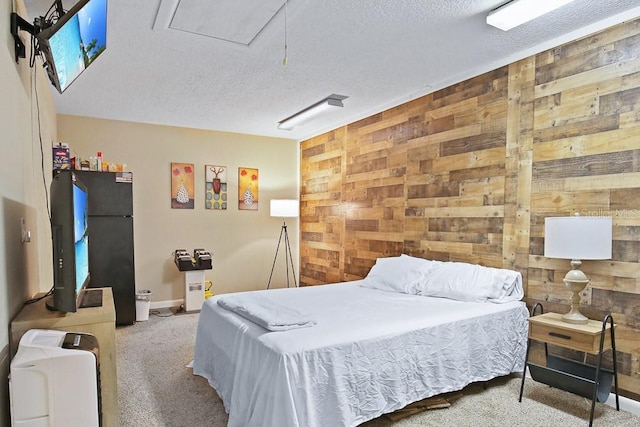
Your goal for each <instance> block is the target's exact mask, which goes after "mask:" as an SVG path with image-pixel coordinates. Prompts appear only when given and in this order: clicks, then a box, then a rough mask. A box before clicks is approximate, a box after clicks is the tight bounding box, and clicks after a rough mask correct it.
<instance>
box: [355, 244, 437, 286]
mask: <svg viewBox="0 0 640 427" xmlns="http://www.w3.org/2000/svg"><path fill="white" fill-rule="evenodd" d="M436 264H440V261H430V260H426V259H423V258H416V257H412V256H409V255H405V254H402V255H400V256H399V257H388V258H378V259H377V260H376V263H375V264H374V265H373V267H371V270H370V271H369V274H367V277H365V278H364V280H363V282H362V283H361V286H362V287H365V288H373V289H379V290H383V291H389V292H401V293H405V294H412V295H417V294H418V292H419V290H420V289H421V287H422V284H423V282H424V280H425V277H426V276H427V274H429V272H430V271H431V270H432V269H433V268H434V267H435V265H436Z"/></svg>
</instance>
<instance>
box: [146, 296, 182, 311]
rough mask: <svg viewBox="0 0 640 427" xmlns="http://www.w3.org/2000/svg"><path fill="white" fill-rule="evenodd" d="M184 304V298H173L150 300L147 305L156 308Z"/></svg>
mask: <svg viewBox="0 0 640 427" xmlns="http://www.w3.org/2000/svg"><path fill="white" fill-rule="evenodd" d="M183 304H184V299H174V300H166V301H155V302H154V301H151V304H150V305H149V308H150V309H152V310H153V309H158V308H172V307H181V306H182V305H183Z"/></svg>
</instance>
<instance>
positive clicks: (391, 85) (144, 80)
mask: <svg viewBox="0 0 640 427" xmlns="http://www.w3.org/2000/svg"><path fill="white" fill-rule="evenodd" d="M505 2H506V0H394V1H389V0H290V1H289V2H288V5H287V7H286V10H287V13H286V15H287V19H286V28H287V32H286V34H287V47H288V49H287V58H288V63H287V65H283V58H284V45H285V7H283V6H281V7H280V9H279V10H274V11H273V12H271V13H272V14H275V15H273V16H272V17H271V18H269V17H268V14H269V13H268V12H269V7H271V8H277V7H278V3H279V4H280V5H282V3H283V1H282V0H280V1H275V0H268V1H267V0H265V1H260V0H254V2H253V3H254V4H257V5H260V7H261V8H262V10H261V11H260V12H256V10H255V9H256V7H251V1H249V0H242V1H238V9H234V8H233V5H234V2H233V1H229V0H136V1H132V0H109V3H108V8H109V17H108V38H107V50H106V51H105V52H104V53H103V54H102V55H101V56H100V57H99V58H98V59H97V60H96V62H95V63H93V64H92V65H91V67H90V68H89V69H87V71H86V72H85V73H84V74H82V75H81V76H80V77H79V78H78V79H77V80H76V81H75V82H74V83H73V84H72V85H71V86H70V87H69V88H68V89H67V90H66V91H65V92H64V93H63V94H58V93H57V92H55V89H53V87H52V88H51V89H52V92H53V93H54V101H55V104H56V108H57V110H58V112H59V113H62V114H72V115H81V116H89V117H99V118H107V119H116V120H126V121H134V122H143V123H155V124H165V125H173V126H184V127H191V128H201V129H213V130H220V131H228V132H240V133H247V134H255V135H265V136H275V137H282V138H294V139H304V138H308V137H310V136H314V135H317V134H319V133H322V132H325V131H328V130H331V129H334V128H336V127H338V126H341V125H344V124H346V123H350V122H353V121H355V120H358V119H361V118H364V117H367V116H369V115H371V114H374V113H377V112H380V111H382V110H384V109H387V108H389V107H392V106H395V105H398V104H401V103H403V102H406V101H408V100H410V99H413V98H416V97H418V96H421V95H424V94H426V93H429V92H432V91H434V90H437V89H440V88H442V87H446V86H448V85H450V84H452V83H455V82H458V81H461V80H464V79H466V78H469V77H471V76H475V75H478V74H480V73H482V72H485V71H489V70H492V69H495V68H497V67H499V66H502V65H505V64H508V63H510V62H513V61H514V60H517V59H521V58H523V57H526V56H528V55H531V54H533V53H537V52H539V51H541V50H543V49H545V48H549V47H553V46H556V45H558V44H561V43H564V42H566V41H569V40H572V39H575V38H578V37H582V36H584V35H587V34H590V33H593V32H595V31H598V30H600V29H602V28H605V27H608V26H610V25H613V24H617V23H619V22H622V21H624V20H628V19H633V18H636V17H638V16H640V0H575V1H574V2H573V3H570V4H568V5H566V6H564V7H562V8H561V9H558V10H557V11H554V12H551V13H549V14H547V15H544V16H542V17H540V18H538V19H536V20H535V21H532V22H529V23H527V24H524V25H522V26H520V27H517V28H514V29H513V30H511V31H509V32H503V31H501V30H498V29H496V28H493V27H490V26H488V25H487V24H486V23H485V18H486V14H487V12H489V11H490V10H492V9H494V8H496V7H498V6H500V5H501V4H503V3H505ZM51 3H53V0H25V4H26V6H27V10H28V12H29V16H30V18H29V19H33V17H35V16H39V15H42V14H44V13H45V12H46V10H47V9H48V8H49V6H50V4H51ZM73 3H74V1H63V4H64V5H65V8H69V7H70V6H71V5H73ZM181 3H184V4H182V5H181ZM178 6H180V7H178ZM216 7H219V9H216ZM180 9H182V10H180ZM198 11H200V12H198ZM241 11H244V14H241V13H240V12H241ZM265 11H266V12H267V16H266V17H265V15H264V13H263V12H265ZM183 12H188V13H184V14H183ZM189 14H190V16H199V19H197V20H194V21H193V22H190V21H191V20H190V19H189V18H188V17H189ZM183 15H184V16H183ZM241 15H243V17H241ZM247 15H255V16H253V18H254V19H253V21H254V22H255V21H262V22H263V25H264V27H263V28H262V27H260V25H258V28H257V29H252V30H251V31H249V32H248V33H247V32H246V31H245V30H246V28H245V27H246V25H245V23H244V18H245V17H247ZM221 17H223V19H222V21H221V20H220V19H221ZM250 17H251V16H250ZM185 18H186V19H185ZM216 20H217V22H218V24H214V23H215V22H216ZM235 24H237V25H235ZM178 26H182V27H181V28H182V29H181V30H177V29H174V27H178ZM184 26H187V27H188V28H187V29H184V28H183V27H184ZM211 32H213V33H211ZM222 32H224V34H223V35H221V34H222ZM196 33H200V34H196ZM245 33H246V34H245ZM252 33H253V35H254V36H255V37H253V38H252V37H251V34H252ZM202 34H207V35H202ZM247 34H248V35H247ZM225 38H231V39H234V40H235V41H233V42H231V41H227V40H223V39H225ZM332 93H339V94H342V95H346V96H348V99H346V100H345V101H344V108H335V109H334V111H329V112H326V113H324V114H323V115H322V116H321V117H319V118H317V119H315V120H313V121H311V122H308V123H307V124H305V125H303V126H300V127H298V128H296V129H294V130H292V131H286V130H279V129H278V128H277V123H278V121H279V120H282V119H284V118H286V117H289V116H291V115H292V114H293V113H295V112H297V111H299V110H302V109H304V108H305V107H307V106H309V105H311V104H313V103H315V102H318V101H320V100H322V99H323V98H325V97H327V96H328V95H330V94H332Z"/></svg>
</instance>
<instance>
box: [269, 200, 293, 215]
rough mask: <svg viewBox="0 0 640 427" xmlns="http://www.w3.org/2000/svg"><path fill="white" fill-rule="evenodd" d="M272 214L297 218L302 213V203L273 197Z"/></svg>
mask: <svg viewBox="0 0 640 427" xmlns="http://www.w3.org/2000/svg"><path fill="white" fill-rule="evenodd" d="M270 207H271V216H277V217H280V218H295V217H297V216H298V215H299V213H300V203H299V202H298V201H297V200H295V199H294V200H290V199H271V204H270Z"/></svg>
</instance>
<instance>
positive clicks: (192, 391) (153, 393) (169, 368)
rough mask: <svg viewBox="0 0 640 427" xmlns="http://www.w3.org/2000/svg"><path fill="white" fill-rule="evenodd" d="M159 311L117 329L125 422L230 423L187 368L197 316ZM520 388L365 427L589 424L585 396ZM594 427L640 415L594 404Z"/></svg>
mask: <svg viewBox="0 0 640 427" xmlns="http://www.w3.org/2000/svg"><path fill="white" fill-rule="evenodd" d="M158 314H160V316H159V315H157V314H154V313H153V312H152V313H151V315H150V316H149V320H148V321H146V322H137V323H136V324H135V325H132V326H125V327H119V328H118V329H116V345H117V359H118V360H117V363H118V402H119V419H120V425H121V426H123V427H127V426H131V427H134V426H135V427H138V426H139V427H151V426H175V427H186V426H189V427H198V426H211V427H223V426H226V425H227V415H226V413H225V411H224V407H223V405H222V402H221V400H220V399H219V398H218V396H217V394H216V392H215V390H213V389H212V388H211V387H209V385H208V383H207V381H206V380H204V379H203V378H200V377H196V376H193V375H192V373H191V369H190V368H187V367H186V365H187V364H188V363H189V362H190V361H191V360H192V358H193V345H194V342H195V332H196V325H197V322H198V314H180V315H175V316H168V315H169V314H170V312H167V311H165V312H160V313H158ZM519 390H520V378H518V377H516V376H512V377H505V378H498V379H495V380H492V381H490V382H489V383H488V384H487V389H486V390H485V389H484V387H483V385H479V384H473V385H470V386H469V387H467V388H465V389H464V390H463V392H462V396H458V397H456V398H454V399H449V400H450V402H449V403H450V406H448V407H446V408H443V409H430V410H425V411H422V412H419V413H416V414H414V415H411V416H408V417H406V418H403V419H400V420H398V421H392V420H391V419H390V418H388V417H385V416H383V417H380V418H377V419H375V420H371V421H369V422H367V423H365V424H363V426H362V427H386V426H394V427H417V426H439V427H441V426H456V427H466V426H469V427H472V426H473V427H484V426H486V427H494V426H505V427H506V426H524V427H527V426H531V427H534V426H535V427H539V426H546V427H549V426H558V427H573V426H587V425H588V421H589V410H590V405H591V402H590V401H589V400H588V399H584V398H581V397H578V396H575V395H572V394H569V393H566V392H563V391H560V390H556V389H553V388H550V387H548V386H546V385H544V384H539V383H536V382H534V381H527V382H526V383H525V393H524V397H523V401H522V403H518V393H519ZM443 406H445V405H443ZM594 426H606V427H618V426H619V427H628V426H640V417H635V416H633V415H631V414H629V413H627V412H623V411H620V412H617V411H616V410H615V409H613V408H611V407H609V406H606V405H603V404H597V405H596V412H595V420H594ZM323 427H334V426H323Z"/></svg>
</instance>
